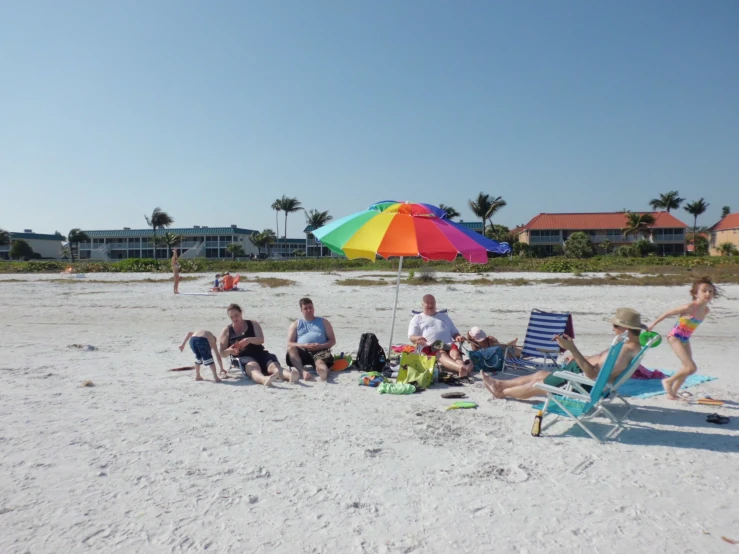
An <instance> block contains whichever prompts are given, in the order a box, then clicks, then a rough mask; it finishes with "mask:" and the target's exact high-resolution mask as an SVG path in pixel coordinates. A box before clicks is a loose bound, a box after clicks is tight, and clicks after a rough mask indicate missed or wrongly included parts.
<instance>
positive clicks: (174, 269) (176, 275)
mask: <svg viewBox="0 0 739 554" xmlns="http://www.w3.org/2000/svg"><path fill="white" fill-rule="evenodd" d="M172 273H173V274H174V293H175V294H180V262H179V258H178V257H177V249H176V248H173V249H172Z"/></svg>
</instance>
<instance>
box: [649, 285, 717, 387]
mask: <svg viewBox="0 0 739 554" xmlns="http://www.w3.org/2000/svg"><path fill="white" fill-rule="evenodd" d="M690 295H691V296H692V297H693V301H692V302H691V303H690V304H685V305H683V306H680V307H678V308H675V309H674V310H668V311H666V312H665V313H663V314H662V315H661V316H659V317H658V318H657V319H655V320H654V322H653V323H652V324H651V325H650V326H649V327H648V329H649V330H650V331H651V330H652V329H654V327H656V326H657V324H658V323H659V322H660V321H662V320H663V319H666V318H668V317H671V316H675V315H676V316H678V320H677V322H676V323H675V326H674V327H673V328H672V329H671V330H670V332H669V333H668V334H667V342H669V343H670V347H671V348H672V351H673V352H675V355H676V356H677V357H678V359H679V360H680V362H681V363H682V367H681V368H680V369H679V370H678V371H676V372H675V373H674V374H673V375H672V376H671V377H667V378H666V379H663V380H662V386H663V387H664V388H665V392H666V393H667V398H669V399H670V400H677V399H678V398H679V397H678V391H679V390H680V387H681V386H682V385H683V383H684V382H685V379H687V378H688V376H689V375H692V374H693V373H695V372H696V370H697V366H696V365H695V362H694V361H693V349H692V347H691V346H690V337H691V336H692V334H693V333H694V332H695V330H696V329H697V328H698V326H699V325H700V324H701V323H703V321H704V320H705V319H706V316H707V315H708V313H709V312H710V311H711V310H709V309H708V303H709V302H710V301H711V300H713V299H714V298H716V296H717V292H716V285H714V284H713V282H712V281H711V280H710V279H709V278H708V277H701V278H700V279H698V280H697V281H695V282H694V283H693V286H692V287H691V289H690Z"/></svg>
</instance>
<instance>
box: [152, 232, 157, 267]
mask: <svg viewBox="0 0 739 554" xmlns="http://www.w3.org/2000/svg"><path fill="white" fill-rule="evenodd" d="M153 229H154V230H153V231H152V233H153V238H152V239H151V247H152V248H153V249H154V250H152V252H154V259H155V260H156V259H157V228H156V227H153Z"/></svg>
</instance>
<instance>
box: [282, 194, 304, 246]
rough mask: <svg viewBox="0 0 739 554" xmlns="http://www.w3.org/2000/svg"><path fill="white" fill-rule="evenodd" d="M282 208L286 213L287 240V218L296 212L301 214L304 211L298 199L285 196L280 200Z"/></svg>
mask: <svg viewBox="0 0 739 554" xmlns="http://www.w3.org/2000/svg"><path fill="white" fill-rule="evenodd" d="M280 208H281V209H282V211H283V212H285V235H284V238H287V216H288V214H292V213H295V212H299V211H300V210H302V209H303V205H302V204H301V203H300V200H298V199H297V198H290V197H288V196H283V197H282V198H280Z"/></svg>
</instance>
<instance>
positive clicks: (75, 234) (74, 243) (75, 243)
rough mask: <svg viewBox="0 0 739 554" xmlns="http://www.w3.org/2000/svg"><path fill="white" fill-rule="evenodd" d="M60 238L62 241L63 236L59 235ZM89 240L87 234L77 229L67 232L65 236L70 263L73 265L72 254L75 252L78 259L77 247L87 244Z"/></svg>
mask: <svg viewBox="0 0 739 554" xmlns="http://www.w3.org/2000/svg"><path fill="white" fill-rule="evenodd" d="M60 236H61V237H62V240H64V235H60ZM89 240H90V237H89V236H87V233H85V232H84V231H81V230H80V229H78V228H76V227H75V228H74V229H71V230H70V231H69V234H68V235H67V246H68V247H69V257H70V259H71V260H72V263H74V253H75V250H76V251H77V257H78V258H79V257H80V256H79V248H80V247H79V245H80V243H81V242H87V241H89Z"/></svg>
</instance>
